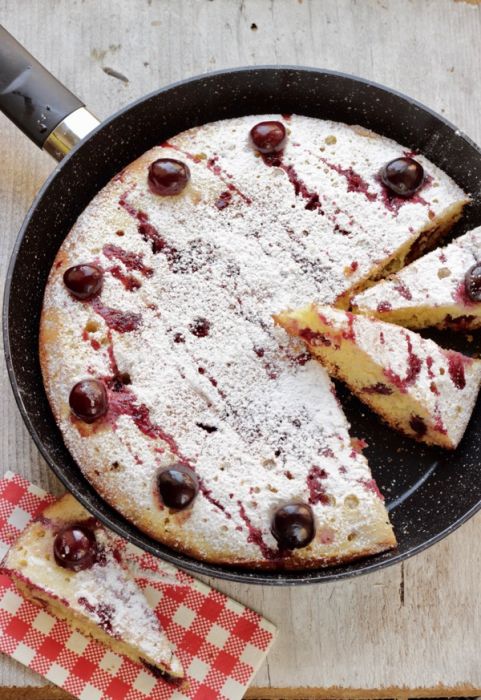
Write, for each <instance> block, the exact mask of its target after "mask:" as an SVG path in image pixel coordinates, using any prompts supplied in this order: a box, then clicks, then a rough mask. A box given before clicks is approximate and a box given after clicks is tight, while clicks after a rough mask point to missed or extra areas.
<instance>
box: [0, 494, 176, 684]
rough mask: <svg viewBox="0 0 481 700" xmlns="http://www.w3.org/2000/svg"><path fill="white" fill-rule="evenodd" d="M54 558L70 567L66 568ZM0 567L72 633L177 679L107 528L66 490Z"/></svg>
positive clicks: (159, 632)
mask: <svg viewBox="0 0 481 700" xmlns="http://www.w3.org/2000/svg"><path fill="white" fill-rule="evenodd" d="M72 530H74V534H73V535H72ZM85 532H86V533H87V535H89V537H90V540H91V542H90V547H89V548H88V551H87V550H86V547H85V546H83V543H82V541H81V534H82V533H85ZM72 537H73V540H75V541H76V542H79V549H78V551H77V553H76V552H75V551H73V548H72V546H70V547H69V543H70V545H71V544H72ZM61 555H63V556H66V557H67V559H69V562H70V567H71V566H72V565H73V566H74V569H77V570H74V569H72V568H67V567H66V565H65V562H64V560H63V559H61V560H59V556H61ZM81 555H83V558H82V556H81ZM73 559H75V563H74V564H72V560H73ZM58 561H62V564H59V563H57V562H58ZM79 567H86V568H81V569H80V570H78V569H79ZM1 568H2V570H3V571H5V572H6V573H8V575H10V576H11V578H12V579H13V581H14V582H15V584H16V586H17V588H18V589H19V590H20V592H21V593H22V594H23V595H24V596H25V597H26V598H28V599H29V600H30V601H32V602H33V603H34V604H35V605H38V606H39V607H42V608H44V609H45V610H47V611H48V612H50V613H52V614H53V615H55V616H56V617H58V618H60V619H63V620H66V621H67V622H68V623H69V624H70V625H72V626H73V627H75V628H77V629H78V630H80V632H82V633H84V634H86V635H88V636H90V637H92V638H93V639H96V640H98V641H100V642H102V643H103V644H104V645H106V646H108V647H109V648H111V649H112V650H113V651H114V652H117V653H118V654H122V655H125V656H127V657H129V658H130V659H132V661H134V662H135V663H141V664H142V665H143V666H145V668H146V669H147V670H149V671H150V672H151V673H152V674H153V675H155V676H157V677H161V676H162V677H166V678H169V679H174V678H182V677H183V675H184V673H183V670H182V666H181V663H180V661H179V660H178V659H177V658H176V656H175V654H174V651H173V649H172V647H171V645H170V643H169V642H168V640H167V639H166V637H165V635H164V633H163V632H162V630H161V629H160V626H159V622H158V620H157V617H156V615H155V613H154V611H153V610H152V609H151V607H150V606H149V604H148V602H147V599H146V598H145V596H144V594H143V593H142V591H141V590H140V588H139V587H138V586H137V584H136V583H135V581H134V579H133V578H132V577H131V575H130V573H128V571H127V569H126V568H124V566H123V564H122V560H121V555H120V553H119V552H118V551H117V549H115V547H114V546H113V544H112V543H111V541H110V535H109V533H108V532H107V531H106V530H105V528H103V527H102V525H100V523H98V521H96V520H95V518H93V517H92V516H91V515H90V514H89V513H87V511H86V510H84V508H82V506H81V505H80V504H79V503H78V502H77V501H76V500H75V499H74V498H73V497H72V496H71V495H70V494H67V495H66V496H64V497H63V498H61V499H60V500H59V501H57V502H56V503H54V504H53V505H51V506H49V507H47V508H46V509H45V510H44V511H43V513H42V514H41V515H40V516H39V517H38V518H37V519H36V520H35V521H33V522H32V523H31V524H30V525H29V526H28V527H27V528H26V529H25V530H24V532H23V533H22V534H21V536H20V537H19V539H18V540H17V542H16V543H15V545H14V546H13V547H12V548H11V549H10V550H9V552H8V553H7V555H6V557H5V559H4V561H3V563H2V566H1Z"/></svg>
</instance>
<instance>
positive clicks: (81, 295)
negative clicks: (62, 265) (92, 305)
mask: <svg viewBox="0 0 481 700" xmlns="http://www.w3.org/2000/svg"><path fill="white" fill-rule="evenodd" d="M102 278H103V272H102V270H101V269H100V268H99V267H97V266H96V265H91V264H90V263H86V264H84V265H74V266H73V267H69V268H68V270H65V272H64V274H63V281H64V284H65V286H66V287H67V289H68V291H69V292H70V294H71V295H72V296H74V297H75V298H76V299H81V300H82V301H85V300H86V299H91V298H92V297H94V296H95V295H96V294H98V292H99V291H100V288H101V286H102Z"/></svg>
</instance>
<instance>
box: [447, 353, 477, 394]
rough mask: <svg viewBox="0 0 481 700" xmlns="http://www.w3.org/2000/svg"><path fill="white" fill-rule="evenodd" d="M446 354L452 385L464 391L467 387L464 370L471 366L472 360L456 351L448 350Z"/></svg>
mask: <svg viewBox="0 0 481 700" xmlns="http://www.w3.org/2000/svg"><path fill="white" fill-rule="evenodd" d="M444 354H445V356H446V358H447V360H448V372H449V376H450V377H451V381H452V383H453V384H454V386H455V387H456V388H457V389H464V387H465V386H466V374H465V371H464V368H465V366H466V365H468V364H471V360H470V359H469V358H468V357H464V355H461V353H459V352H455V351H454V350H446V352H445V353H444Z"/></svg>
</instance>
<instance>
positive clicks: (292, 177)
mask: <svg viewBox="0 0 481 700" xmlns="http://www.w3.org/2000/svg"><path fill="white" fill-rule="evenodd" d="M262 160H263V161H264V163H265V164H266V165H267V166H269V167H274V168H280V169H281V170H283V171H284V172H285V173H286V175H287V177H288V179H289V182H290V183H291V185H292V186H293V187H294V193H295V195H296V197H302V198H303V199H306V200H307V204H306V205H305V207H304V208H305V209H307V210H309V211H315V210H317V211H318V212H319V214H324V211H323V209H322V206H321V202H320V197H319V194H318V193H317V192H315V191H314V190H310V189H309V188H308V187H307V185H306V183H305V182H304V181H303V180H301V178H300V177H299V175H298V174H297V172H296V170H295V168H294V166H293V165H288V164H286V163H284V162H283V159H282V154H276V155H273V156H271V155H262Z"/></svg>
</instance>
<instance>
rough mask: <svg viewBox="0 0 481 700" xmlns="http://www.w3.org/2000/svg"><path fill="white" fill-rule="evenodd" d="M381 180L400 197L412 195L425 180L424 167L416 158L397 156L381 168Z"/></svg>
mask: <svg viewBox="0 0 481 700" xmlns="http://www.w3.org/2000/svg"><path fill="white" fill-rule="evenodd" d="M381 181H382V183H383V184H384V185H386V187H387V188H388V189H390V190H391V192H394V194H397V195H398V197H412V195H413V194H415V192H417V191H418V189H419V188H420V187H421V186H422V184H423V182H424V169H423V166H422V165H421V163H418V162H417V160H414V158H407V157H405V158H395V159H394V160H391V161H390V162H389V163H386V165H385V166H384V167H383V169H382V170H381Z"/></svg>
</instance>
